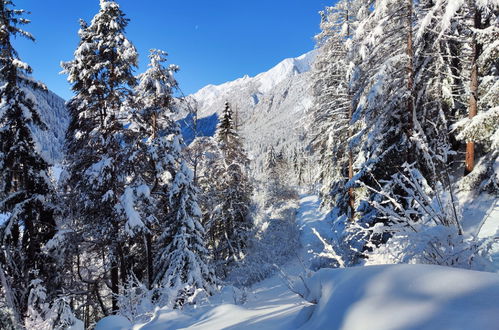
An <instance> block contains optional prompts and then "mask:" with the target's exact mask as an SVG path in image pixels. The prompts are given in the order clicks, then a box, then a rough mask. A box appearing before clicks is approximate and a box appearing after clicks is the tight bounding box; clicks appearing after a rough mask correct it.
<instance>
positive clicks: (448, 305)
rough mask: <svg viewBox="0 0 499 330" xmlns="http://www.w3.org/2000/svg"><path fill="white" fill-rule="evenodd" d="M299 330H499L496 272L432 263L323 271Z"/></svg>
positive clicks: (316, 277)
mask: <svg viewBox="0 0 499 330" xmlns="http://www.w3.org/2000/svg"><path fill="white" fill-rule="evenodd" d="M308 282H309V283H310V285H311V288H310V290H311V291H312V294H315V295H317V292H319V293H320V294H319V296H320V299H319V302H318V304H317V305H315V306H314V307H312V308H313V310H312V315H311V317H310V319H309V320H308V321H307V322H306V323H305V324H304V325H303V326H302V329H349V330H357V329H359V330H362V329H370V330H376V329H379V330H387V329H454V330H458V329H482V330H486V329H498V325H499V303H498V302H499V276H498V275H497V274H493V273H486V272H477V271H470V270H464V269H457V268H448V267H440V266H433V265H382V266H366V267H353V268H343V269H322V270H320V271H318V272H317V273H316V274H315V275H314V276H313V277H312V278H311V279H310V280H309V281H308Z"/></svg>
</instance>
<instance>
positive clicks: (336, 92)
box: [311, 0, 366, 218]
mask: <svg viewBox="0 0 499 330" xmlns="http://www.w3.org/2000/svg"><path fill="white" fill-rule="evenodd" d="M365 7H366V1H351V0H344V1H339V2H338V3H337V4H336V5H335V6H334V7H327V8H326V10H325V11H322V12H321V30H322V31H321V33H320V34H318V35H317V36H316V40H317V45H318V47H319V48H318V55H317V59H316V61H315V65H314V71H313V73H314V82H313V89H312V90H313V93H314V107H313V111H312V118H311V119H312V126H313V128H314V131H315V132H316V134H315V136H314V137H313V138H312V143H313V146H314V149H315V152H317V153H319V154H320V172H319V178H318V179H319V181H320V182H321V183H322V191H321V197H322V200H323V205H324V206H326V205H327V206H328V207H335V208H336V209H337V210H338V211H339V212H341V213H342V214H345V215H347V216H348V217H349V218H353V216H354V206H355V201H354V191H353V190H354V188H353V185H351V187H349V188H346V187H345V184H346V183H347V181H348V180H349V179H351V178H352V177H353V150H352V145H351V143H350V141H349V140H350V138H351V136H352V135H353V131H354V130H353V128H352V127H351V121H352V110H353V108H352V107H353V104H352V102H353V100H352V98H353V95H352V94H353V91H352V88H351V82H350V80H351V78H352V77H351V75H352V72H351V71H352V70H351V67H352V65H351V64H352V58H351V56H350V54H349V51H350V48H351V47H352V45H351V39H352V36H353V34H354V33H355V30H356V28H357V26H358V24H359V20H361V19H363V18H364V16H365V15H366V8H365ZM340 210H341V211H340Z"/></svg>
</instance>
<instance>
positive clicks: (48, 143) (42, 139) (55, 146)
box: [32, 90, 69, 164]
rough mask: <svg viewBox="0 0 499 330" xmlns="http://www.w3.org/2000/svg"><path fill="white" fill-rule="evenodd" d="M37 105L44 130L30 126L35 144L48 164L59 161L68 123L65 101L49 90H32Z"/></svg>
mask: <svg viewBox="0 0 499 330" xmlns="http://www.w3.org/2000/svg"><path fill="white" fill-rule="evenodd" d="M32 92H33V94H34V96H35V98H36V100H37V105H38V110H39V111H40V114H41V117H42V120H43V122H44V123H45V124H46V125H47V129H46V130H41V129H40V128H38V127H36V126H35V127H32V129H33V131H34V133H35V137H36V142H37V146H38V148H39V149H40V151H41V154H42V156H43V157H44V159H45V160H46V161H48V162H49V163H50V164H57V163H60V161H61V160H62V157H63V146H64V139H65V134H66V130H67V127H68V124H69V113H68V111H67V109H66V101H64V100H63V99H62V98H60V97H59V96H57V95H56V94H54V93H53V92H51V91H43V90H35V91H32Z"/></svg>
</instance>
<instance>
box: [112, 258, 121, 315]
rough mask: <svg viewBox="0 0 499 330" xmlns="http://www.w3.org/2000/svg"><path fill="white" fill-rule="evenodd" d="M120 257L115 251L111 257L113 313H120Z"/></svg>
mask: <svg viewBox="0 0 499 330" xmlns="http://www.w3.org/2000/svg"><path fill="white" fill-rule="evenodd" d="M117 258H118V256H117V255H116V251H114V253H113V255H111V292H112V294H113V295H112V297H111V302H112V307H113V308H112V309H113V310H112V313H113V314H114V313H116V312H117V311H118V294H119V293H120V292H119V281H120V277H119V270H118V260H117Z"/></svg>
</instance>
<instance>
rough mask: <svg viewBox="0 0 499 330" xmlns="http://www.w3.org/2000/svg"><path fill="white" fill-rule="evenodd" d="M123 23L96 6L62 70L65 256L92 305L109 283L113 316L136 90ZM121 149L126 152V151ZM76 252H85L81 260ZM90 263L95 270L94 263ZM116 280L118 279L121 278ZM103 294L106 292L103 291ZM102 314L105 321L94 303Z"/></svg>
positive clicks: (116, 11)
mask: <svg viewBox="0 0 499 330" xmlns="http://www.w3.org/2000/svg"><path fill="white" fill-rule="evenodd" d="M127 25H128V19H127V18H125V15H124V13H123V12H122V11H121V10H120V7H119V5H118V4H117V3H116V2H113V1H105V0H101V2H100V11H99V13H98V14H97V15H95V17H94V18H93V19H92V21H91V23H90V25H88V24H86V23H84V22H82V24H81V26H82V27H81V29H80V31H79V35H80V39H81V40H80V44H79V46H78V48H77V50H76V51H75V59H74V60H73V61H71V62H66V63H63V64H62V66H63V68H64V71H65V72H66V73H67V74H68V80H69V81H70V82H71V83H72V89H73V91H74V92H75V96H74V97H73V98H72V99H71V101H70V102H69V103H68V108H69V111H70V113H71V116H72V120H71V123H70V127H69V130H68V134H67V159H66V171H67V179H66V181H65V190H66V192H67V196H66V198H67V205H68V213H69V214H67V216H68V218H69V219H71V221H72V223H71V226H70V227H71V228H72V229H73V231H74V232H73V236H74V237H76V241H77V242H76V244H73V246H74V247H75V248H74V250H73V251H72V254H73V255H77V256H78V260H77V267H78V269H80V268H79V267H80V266H81V265H80V259H81V258H84V259H85V261H86V262H85V263H96V264H97V265H100V267H99V269H98V270H97V271H92V272H87V273H88V276H89V277H88V278H86V277H85V276H82V275H81V273H80V280H81V281H82V282H84V283H85V284H88V285H95V284H96V283H97V286H96V288H95V289H94V290H93V294H94V295H95V296H96V297H94V299H95V301H100V302H101V301H102V297H100V294H101V285H102V284H104V283H105V282H106V281H110V283H111V291H112V294H113V295H112V296H111V300H112V311H116V309H117V301H116V297H117V295H118V293H119V292H118V291H119V282H120V278H121V281H122V282H124V281H126V279H127V265H126V260H125V259H126V258H125V257H126V256H125V253H124V250H123V248H124V241H125V238H126V237H127V233H126V231H125V229H126V228H127V226H130V223H129V220H130V219H129V218H128V217H127V214H126V212H123V210H124V208H123V201H124V199H125V200H126V198H127V196H130V194H131V192H130V190H127V189H126V188H127V185H128V183H129V182H128V178H129V173H127V167H126V166H124V164H126V162H127V161H128V159H124V158H126V157H128V156H129V154H128V151H127V150H123V149H124V143H125V141H126V136H127V130H126V129H125V127H124V124H125V123H124V119H125V118H126V117H127V115H126V114H127V111H126V110H127V108H126V106H127V105H128V104H129V103H130V96H131V94H132V90H131V88H130V87H133V86H134V85H135V84H136V80H135V77H134V76H133V69H134V67H136V65H137V52H136V50H135V48H134V46H133V45H132V44H131V42H130V41H129V40H128V39H127V38H126V36H125V28H126V26H127ZM125 149H126V148H125ZM80 251H86V252H85V254H84V255H80V254H81V252H80ZM97 260H99V262H98V263H97ZM120 275H121V276H120ZM104 292H105V291H104ZM100 306H101V309H102V313H104V314H108V313H109V311H108V310H107V309H106V307H105V304H103V303H100Z"/></svg>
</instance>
